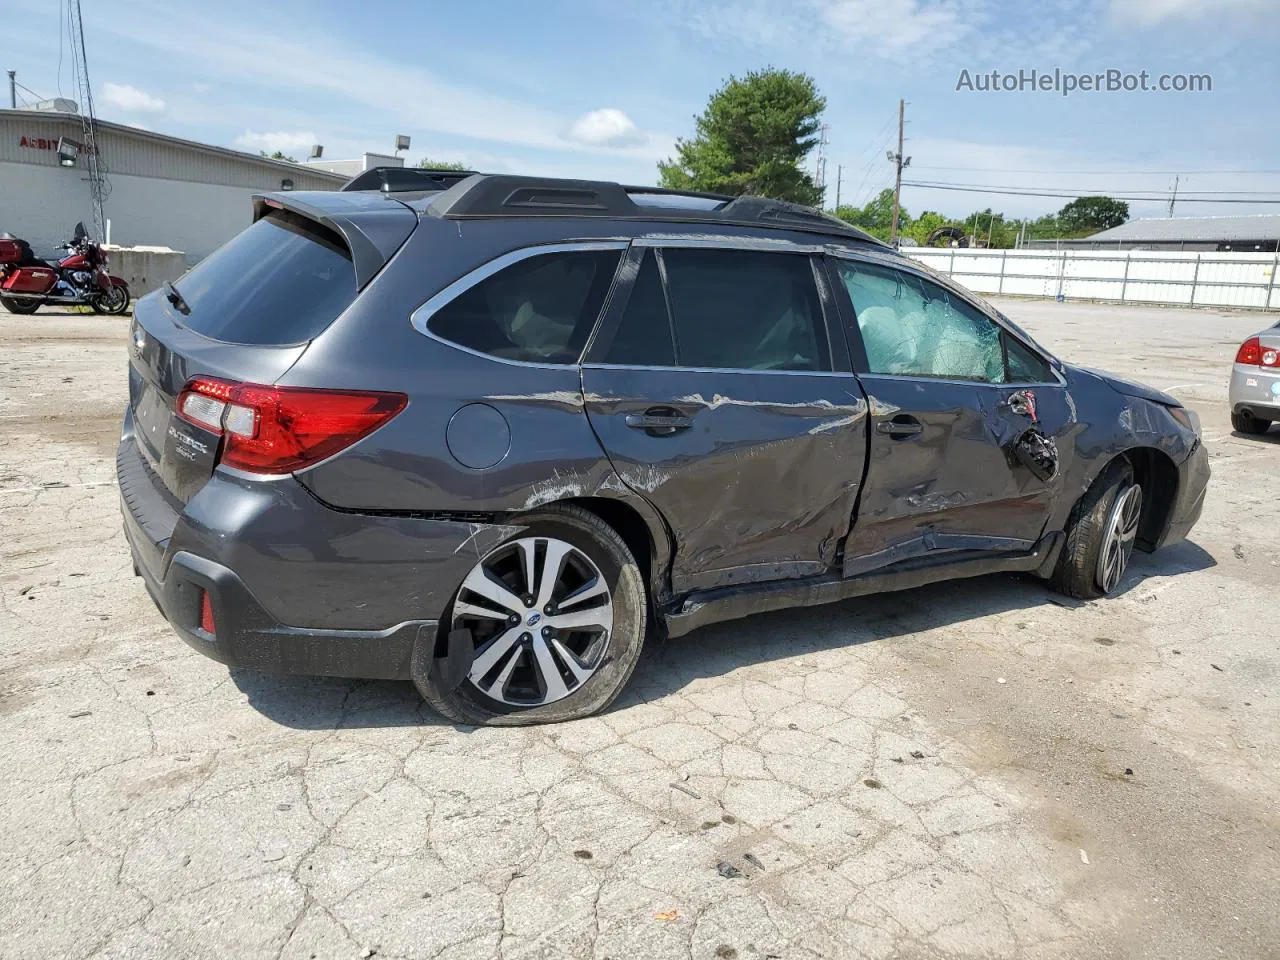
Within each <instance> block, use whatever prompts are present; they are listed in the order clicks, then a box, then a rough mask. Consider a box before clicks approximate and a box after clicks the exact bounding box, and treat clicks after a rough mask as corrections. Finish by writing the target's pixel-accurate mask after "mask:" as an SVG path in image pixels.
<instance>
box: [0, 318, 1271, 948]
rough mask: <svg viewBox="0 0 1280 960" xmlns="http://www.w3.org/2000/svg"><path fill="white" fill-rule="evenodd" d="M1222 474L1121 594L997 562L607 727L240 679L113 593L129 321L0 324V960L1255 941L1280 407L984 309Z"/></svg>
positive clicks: (783, 640)
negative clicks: (489, 724) (1163, 409)
mask: <svg viewBox="0 0 1280 960" xmlns="http://www.w3.org/2000/svg"><path fill="white" fill-rule="evenodd" d="M1002 306H1003V308H1004V309H1005V310H1006V311H1007V312H1008V313H1009V314H1010V315H1011V316H1013V317H1014V318H1016V319H1017V320H1018V321H1019V322H1021V323H1023V324H1024V325H1025V326H1026V327H1028V328H1029V329H1030V330H1031V331H1032V332H1033V333H1034V334H1035V335H1036V336H1037V337H1039V338H1041V339H1042V341H1043V342H1044V343H1045V344H1046V345H1047V346H1049V347H1050V348H1052V349H1055V350H1057V351H1058V352H1060V353H1061V354H1062V355H1064V356H1066V357H1068V358H1071V359H1073V360H1077V361H1080V362H1084V363H1087V364H1089V365H1093V366H1100V367H1106V368H1110V369H1112V370H1114V371H1116V372H1119V373H1123V374H1127V375H1131V376H1135V377H1138V378H1140V379H1143V380H1145V381H1147V382H1149V383H1152V384H1153V385H1156V386H1159V387H1163V388H1165V389H1170V390H1172V391H1173V392H1174V393H1175V394H1177V395H1178V396H1180V397H1182V398H1184V400H1185V401H1186V402H1187V403H1188V404H1189V405H1190V406H1192V407H1194V408H1195V409H1196V410H1198V411H1199V413H1200V415H1201V417H1202V418H1203V421H1204V427H1205V437H1206V443H1207V444H1208V447H1209V450H1210V451H1211V454H1212V460H1213V471H1214V477H1213V480H1212V483H1211V487H1210V494H1209V499H1208V504H1207V506H1206V509H1205V514H1204V518H1203V519H1202V521H1201V523H1200V525H1199V526H1198V527H1197V528H1196V530H1195V531H1194V532H1193V535H1192V539H1191V541H1190V542H1188V543H1185V544H1182V545H1179V546H1177V547H1174V548H1171V549H1169V550H1166V551H1163V552H1162V553H1160V554H1157V555H1155V556H1152V557H1146V556H1143V557H1140V558H1139V559H1138V560H1137V561H1136V562H1135V565H1134V567H1133V569H1132V570H1131V573H1130V575H1129V577H1128V579H1127V580H1126V582H1125V584H1124V586H1123V592H1122V594H1121V595H1120V596H1119V597H1117V598H1114V599H1111V600H1108V601H1103V602H1098V603H1084V604H1081V603H1075V602H1067V601H1064V600H1062V599H1060V598H1057V597H1055V596H1054V595H1052V594H1050V593H1048V592H1047V591H1046V590H1045V589H1044V588H1043V587H1042V586H1041V585H1039V584H1038V583H1037V582H1035V581H1032V580H1028V579H1022V578H1018V577H989V578H984V579H979V580H972V581H964V582H959V583H954V584H943V585H937V586H933V587H928V588H924V589H919V590H915V591H911V592H908V593H901V594H889V595H884V596H880V597H870V598H865V599H860V600H856V601H849V602H845V603H841V604H837V605H834V606H830V607H823V608H816V609H811V610H801V611H794V612H788V613H777V614H770V615H765V616H760V617H757V618H754V619H751V620H745V621H739V622H736V623H730V624H725V625H722V626H717V627H712V628H708V629H705V630H701V631H698V632H697V633H695V634H693V635H691V636H689V637H687V638H684V639H682V640H679V641H673V642H671V643H670V644H668V645H666V646H665V647H663V648H662V649H657V650H653V651H650V652H649V654H648V655H647V657H646V659H645V661H644V662H643V663H642V665H641V667H640V669H639V670H638V672H637V674H636V677H635V680H634V681H633V684H632V687H631V689H630V691H629V692H628V693H627V694H625V695H624V697H623V699H622V700H621V701H620V702H619V703H618V705H617V706H616V707H615V708H613V709H612V710H611V711H610V712H609V713H608V714H607V715H605V716H602V717H597V718H593V719H590V720H585V721H580V722H575V723H569V724H564V725H560V726H556V727H548V728H542V729H531V730H483V729H481V730H475V729H468V728H459V727H455V726H452V725H449V724H446V723H443V722H441V721H440V720H439V719H437V718H436V717H435V716H434V715H432V714H431V713H430V712H429V711H428V710H426V709H425V708H424V707H423V706H422V705H421V704H420V702H419V700H418V698H417V696H416V695H415V693H414V691H413V689H412V687H411V686H410V685H408V684H404V683H383V682H347V681H333V680H308V679H280V678H271V677H265V676H259V675H252V674H241V673H232V674H230V675H229V674H228V672H227V670H226V669H225V668H224V667H222V666H220V665H218V664H216V663H213V662H211V661H208V660H205V659H203V658H201V657H200V656H199V655H197V654H196V653H194V652H193V651H191V650H190V649H188V648H187V647H186V646H184V645H183V644H182V643H180V642H179V641H178V640H177V639H176V638H175V637H174V636H173V635H172V634H171V633H170V631H169V629H168V627H167V626H166V624H165V623H164V622H163V620H162V619H161V618H160V616H159V615H158V614H157V613H156V611H155V608H154V607H153V606H152V604H151V602H150V601H149V600H148V599H147V596H146V594H145V592H144V590H143V587H142V584H141V582H140V581H139V580H137V579H135V578H134V577H133V576H132V571H131V564H130V559H129V554H128V550H127V548H126V546H125V542H124V539H123V536H122V534H121V532H120V518H119V508H118V506H117V500H116V490H115V487H114V481H113V476H114V471H113V461H112V457H113V451H114V447H115V441H116V436H117V431H118V421H119V413H120V409H121V407H122V404H123V402H124V396H125V351H124V343H125V336H126V323H127V321H126V320H124V319H104V318H100V317H93V316H77V315H58V314H55V313H44V312H42V313H40V314H38V315H37V316H35V317H31V318H19V317H14V316H9V315H7V314H0V425H2V426H3V429H2V430H0V764H2V765H3V771H4V778H3V781H2V782H0V871H2V872H0V876H2V878H3V883H2V885H0V956H3V957H5V958H26V957H31V958H51V957H90V956H92V957H126V956H128V957H165V958H176V957H183V958H185V957H236V958H256V957H280V958H304V960H305V958H330V957H334V958H347V957H350V958H356V957H368V956H374V955H376V956H378V957H413V958H453V960H461V958H484V960H488V958H494V957H503V958H537V957H572V958H582V957H595V958H605V957H610V958H614V960H623V958H667V957H695V958H718V960H726V958H734V957H737V958H742V960H764V958H766V957H778V958H813V957H827V958H835V957H903V958H925V957H971V956H972V957H1019V958H1024V957H1031V958H1035V957H1056V958H1082V957H1151V958H1160V960H1172V958H1180V957H1186V958H1196V960H1201V958H1205V957H1210V956H1225V957H1232V958H1261V957H1275V956H1280V911H1278V910H1277V909H1276V908H1277V905H1278V904H1280V852H1278V851H1277V847H1278V845H1280V830H1278V829H1277V827H1278V822H1277V821H1278V819H1280V817H1278V814H1277V805H1276V799H1275V798H1276V797H1277V796H1280V766H1278V764H1277V760H1276V758H1277V756H1280V710H1278V707H1280V698H1278V697H1277V695H1276V680H1277V675H1278V673H1277V653H1276V649H1275V637H1276V634H1277V626H1276V625H1277V624H1280V591H1278V590H1277V583H1280V548H1278V547H1277V542H1276V534H1277V531H1280V470H1278V469H1277V467H1278V465H1280V428H1277V429H1275V430H1273V431H1272V433H1271V435H1270V436H1268V437H1265V438H1260V439H1254V438H1244V437H1239V436H1235V435H1233V434H1232V433H1231V432H1230V427H1229V424H1228V419H1227V408H1226V391H1227V388H1226V381H1227V373H1228V369H1229V364H1230V360H1231V357H1232V355H1233V353H1234V350H1235V347H1236V345H1237V343H1238V342H1239V341H1240V340H1241V339H1242V338H1243V337H1244V336H1245V335H1247V334H1249V333H1251V332H1253V331H1254V330H1256V329H1257V328H1258V327H1260V326H1262V325H1263V322H1264V321H1263V320H1262V319H1261V318H1260V317H1259V316H1258V315H1256V314H1248V313H1227V314H1218V313H1212V312H1205V311H1194V312H1193V311H1185V310H1173V309H1149V310H1148V309H1139V308H1115V307H1106V306H1097V305H1079V304H1055V303H1043V302H1018V301H1009V302H1006V303H1003V304H1002Z"/></svg>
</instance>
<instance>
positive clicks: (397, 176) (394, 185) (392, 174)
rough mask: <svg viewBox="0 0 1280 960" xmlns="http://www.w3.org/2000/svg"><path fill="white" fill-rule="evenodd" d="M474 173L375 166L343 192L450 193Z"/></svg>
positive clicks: (353, 181) (348, 184)
mask: <svg viewBox="0 0 1280 960" xmlns="http://www.w3.org/2000/svg"><path fill="white" fill-rule="evenodd" d="M474 176H475V171H473V170H427V169H424V168H422V167H374V168H373V169H372V170H366V171H365V172H364V173H358V174H356V175H355V176H354V177H352V178H351V179H350V180H348V181H347V182H346V183H344V184H343V185H342V188H341V189H343V190H378V191H381V192H382V193H421V192H424V191H431V190H448V189H449V188H450V187H452V186H453V185H454V184H455V183H458V182H460V181H462V180H465V179H467V177H474Z"/></svg>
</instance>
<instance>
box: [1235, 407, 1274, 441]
mask: <svg viewBox="0 0 1280 960" xmlns="http://www.w3.org/2000/svg"><path fill="white" fill-rule="evenodd" d="M1231 429H1233V430H1235V431H1236V432H1237V433H1247V434H1250V435H1252V436H1260V435H1262V434H1264V433H1266V432H1267V431H1268V430H1269V429H1271V421H1270V420H1263V419H1262V418H1261V417H1255V416H1254V415H1253V414H1252V413H1250V412H1249V411H1248V410H1241V411H1239V412H1238V413H1232V414H1231Z"/></svg>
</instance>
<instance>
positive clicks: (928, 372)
mask: <svg viewBox="0 0 1280 960" xmlns="http://www.w3.org/2000/svg"><path fill="white" fill-rule="evenodd" d="M839 269H840V276H841V278H842V279H843V281H844V285H845V288H846V289H847V290H848V291H849V299H850V300H852V301H853V309H854V312H855V313H856V314H857V318H858V328H859V330H861V332H862V342H863V344H864V345H865V346H866V349H867V361H868V363H869V365H870V368H871V372H872V373H884V374H901V375H905V376H916V377H942V378H947V379H952V380H978V381H985V382H987V383H1003V382H1004V379H1005V376H1004V351H1003V348H1002V346H1001V330H1000V327H999V325H998V324H996V323H994V322H992V320H991V319H990V318H988V317H986V316H983V314H982V313H980V312H979V311H978V310H976V309H974V308H973V307H971V306H970V305H969V304H967V303H965V302H964V301H963V300H961V299H959V298H958V297H955V296H953V295H952V294H951V293H950V292H949V291H948V290H946V288H944V287H941V286H939V285H938V284H936V283H931V282H930V281H928V280H925V279H923V278H921V277H918V276H916V275H914V274H910V273H903V272H900V271H897V270H891V269H888V268H886V267H879V266H873V265H871V264H866V263H853V262H850V261H840V262H839Z"/></svg>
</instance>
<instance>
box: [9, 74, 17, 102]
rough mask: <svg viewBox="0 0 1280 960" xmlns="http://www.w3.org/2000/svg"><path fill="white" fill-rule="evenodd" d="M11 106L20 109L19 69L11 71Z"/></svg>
mask: <svg viewBox="0 0 1280 960" xmlns="http://www.w3.org/2000/svg"><path fill="white" fill-rule="evenodd" d="M9 106H10V107H11V108H13V109H14V110H17V109H18V71H17V70H10V71H9Z"/></svg>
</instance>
